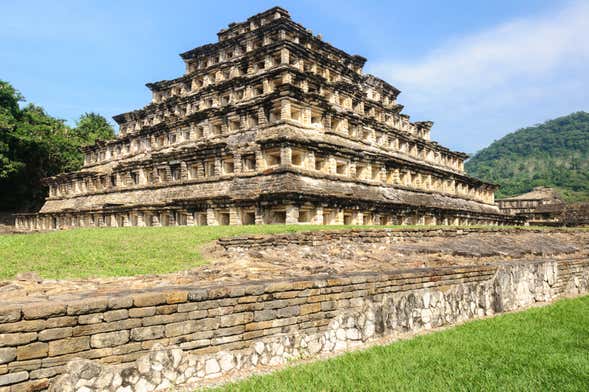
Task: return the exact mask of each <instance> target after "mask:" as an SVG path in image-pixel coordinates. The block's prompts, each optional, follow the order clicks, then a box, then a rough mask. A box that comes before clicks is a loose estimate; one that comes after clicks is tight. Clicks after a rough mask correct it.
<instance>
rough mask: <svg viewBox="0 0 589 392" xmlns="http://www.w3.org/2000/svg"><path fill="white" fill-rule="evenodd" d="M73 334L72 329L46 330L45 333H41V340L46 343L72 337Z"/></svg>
mask: <svg viewBox="0 0 589 392" xmlns="http://www.w3.org/2000/svg"><path fill="white" fill-rule="evenodd" d="M72 334H73V328H72V327H64V328H52V329H44V330H43V331H41V332H39V340H41V341H44V342H46V341H49V340H58V339H64V338H69V337H71V336H72Z"/></svg>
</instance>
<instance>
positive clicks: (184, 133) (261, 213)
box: [16, 7, 515, 230]
mask: <svg viewBox="0 0 589 392" xmlns="http://www.w3.org/2000/svg"><path fill="white" fill-rule="evenodd" d="M181 57H182V59H183V60H184V62H185V64H186V74H185V75H183V76H181V77H179V78H176V79H173V80H165V81H160V82H156V83H149V84H148V85H147V86H148V87H149V88H150V89H151V91H152V93H153V99H152V102H151V104H149V105H147V106H146V107H144V108H143V109H139V110H135V111H132V112H128V113H124V114H121V115H118V116H115V117H114V119H115V120H116V121H117V123H118V124H119V126H120V130H119V135H118V137H117V138H116V139H115V140H112V141H100V142H97V143H96V144H95V145H93V146H90V147H87V148H86V149H85V151H84V153H85V161H84V167H83V168H82V170H81V171H78V172H75V173H65V174H61V175H58V176H55V177H51V178H48V179H47V180H46V182H47V185H48V187H49V196H48V198H47V201H46V203H45V205H44V206H43V208H42V209H41V210H40V212H39V214H32V215H26V214H23V215H19V216H18V217H17V220H16V225H17V228H19V229H21V230H49V229H58V228H68V227H80V226H82V227H84V226H98V227H100V226H160V225H219V224H220V225H224V224H231V225H239V224H268V223H315V224H343V223H351V221H348V222H347V221H346V219H347V218H346V216H350V215H352V214H355V213H360V214H362V216H363V217H364V218H363V219H362V220H361V221H360V222H356V223H363V224H503V223H506V222H507V223H514V222H515V220H514V218H512V217H507V216H505V215H504V214H501V213H500V212H499V210H498V208H497V207H496V206H495V205H494V191H495V190H496V189H497V186H496V185H494V184H488V183H484V182H482V181H480V180H478V179H475V178H472V177H469V176H467V175H466V174H465V173H464V165H463V162H464V160H465V159H466V158H467V156H466V155H465V154H463V153H460V152H455V151H451V150H449V149H447V148H445V147H443V146H441V145H439V144H438V143H436V142H433V141H431V140H430V136H429V134H430V129H431V127H432V125H433V123H432V122H429V121H423V122H411V121H410V120H409V116H408V115H406V114H403V113H401V111H402V109H403V106H402V105H400V104H398V103H397V96H398V94H399V93H400V91H399V90H398V89H396V88H395V87H393V86H391V85H389V84H388V83H386V82H385V81H383V80H380V79H378V78H376V77H374V76H371V75H364V74H363V73H362V67H363V65H364V63H365V61H366V59H364V58H363V57H361V56H357V55H349V54H347V53H345V52H343V51H341V50H339V49H337V48H334V47H333V46H331V45H330V44H328V43H327V42H325V41H323V40H322V39H321V38H320V37H319V36H315V35H313V34H312V33H311V32H310V31H309V30H308V29H306V28H304V27H303V26H301V25H300V24H298V23H295V22H294V21H292V20H291V18H290V15H289V14H288V12H287V11H286V10H284V9H282V8H278V7H276V8H272V9H270V10H268V11H266V12H263V13H260V14H258V15H255V16H253V17H251V18H249V19H248V20H247V21H246V22H243V23H237V24H231V25H230V27H229V28H228V29H227V30H222V31H221V32H220V33H219V41H218V42H217V43H214V44H209V45H204V46H201V47H199V48H196V49H193V50H190V51H188V52H185V53H183V54H181ZM349 219H352V218H349Z"/></svg>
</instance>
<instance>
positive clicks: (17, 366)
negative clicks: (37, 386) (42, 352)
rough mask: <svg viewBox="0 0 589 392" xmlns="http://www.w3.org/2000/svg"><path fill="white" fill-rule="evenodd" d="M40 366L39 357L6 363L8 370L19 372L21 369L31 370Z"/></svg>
mask: <svg viewBox="0 0 589 392" xmlns="http://www.w3.org/2000/svg"><path fill="white" fill-rule="evenodd" d="M40 367H41V360H40V359H30V360H26V361H15V362H11V363H9V364H8V370H9V371H10V372H21V371H23V370H26V371H31V370H36V369H39V368H40Z"/></svg>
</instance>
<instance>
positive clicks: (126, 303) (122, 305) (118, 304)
mask: <svg viewBox="0 0 589 392" xmlns="http://www.w3.org/2000/svg"><path fill="white" fill-rule="evenodd" d="M132 306H133V298H131V297H130V296H125V297H110V298H109V299H108V308H109V309H128V308H130V307H132Z"/></svg>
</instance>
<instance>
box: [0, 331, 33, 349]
mask: <svg viewBox="0 0 589 392" xmlns="http://www.w3.org/2000/svg"><path fill="white" fill-rule="evenodd" d="M34 340H37V332H28V333H5V334H0V347H6V346H21V345H23V344H27V343H30V342H32V341H34Z"/></svg>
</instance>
